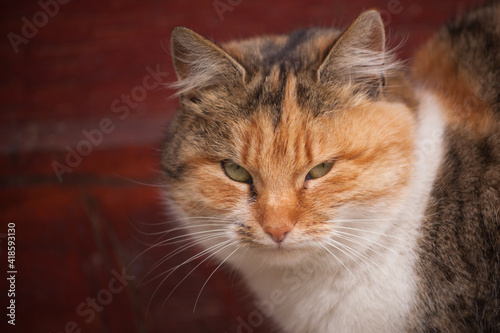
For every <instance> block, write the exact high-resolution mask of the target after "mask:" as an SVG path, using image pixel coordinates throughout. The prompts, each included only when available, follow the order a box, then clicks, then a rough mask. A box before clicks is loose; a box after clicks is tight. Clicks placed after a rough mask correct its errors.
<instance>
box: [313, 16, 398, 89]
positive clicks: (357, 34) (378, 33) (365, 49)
mask: <svg viewBox="0 0 500 333" xmlns="http://www.w3.org/2000/svg"><path fill="white" fill-rule="evenodd" d="M388 61H390V59H387V57H386V52H385V31H384V25H383V23H382V19H381V17H380V14H379V13H378V12H377V11H376V10H369V11H366V12H364V13H362V14H361V15H360V16H359V17H358V18H357V19H356V20H355V21H354V22H353V23H352V24H351V25H350V26H349V27H348V28H347V30H346V31H345V32H344V33H343V34H342V35H341V36H340V37H339V38H338V39H337V41H336V42H335V44H334V45H333V46H332V49H331V50H330V52H329V53H328V55H327V56H326V58H325V60H324V61H323V63H322V64H321V66H320V68H319V69H318V79H319V81H320V82H322V83H324V84H330V83H341V84H352V85H355V86H356V88H357V89H361V90H363V91H364V92H366V93H368V94H369V95H371V96H374V97H376V96H378V94H379V93H380V91H381V89H382V88H383V86H384V85H385V74H386V73H385V70H386V68H388Z"/></svg>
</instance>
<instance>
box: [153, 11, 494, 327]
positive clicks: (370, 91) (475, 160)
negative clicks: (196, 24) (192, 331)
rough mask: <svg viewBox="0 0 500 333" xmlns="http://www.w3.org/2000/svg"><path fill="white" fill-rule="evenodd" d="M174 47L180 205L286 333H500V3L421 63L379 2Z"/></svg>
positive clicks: (172, 170)
mask: <svg viewBox="0 0 500 333" xmlns="http://www.w3.org/2000/svg"><path fill="white" fill-rule="evenodd" d="M171 46H172V57H173V62H174V67H175V70H176V73H177V77H178V81H177V82H176V83H174V85H175V87H176V89H178V94H179V96H180V107H179V110H178V112H177V114H176V116H175V118H174V120H173V122H172V123H171V125H170V126H169V129H168V133H167V139H166V141H165V143H164V147H163V156H162V162H161V164H162V170H163V181H164V188H165V192H166V197H167V202H168V205H169V210H170V211H171V212H173V213H174V214H175V215H176V217H177V218H178V220H179V221H181V222H180V223H181V226H180V227H179V228H180V229H183V230H185V231H186V232H187V233H189V234H191V237H192V239H193V240H194V242H195V243H196V244H198V245H199V246H201V248H202V249H203V252H202V254H204V255H206V256H208V257H210V258H217V259H218V260H219V262H220V263H221V264H222V263H224V264H226V265H229V266H231V267H234V268H235V269H236V270H237V271H239V272H240V273H241V276H242V279H243V280H244V282H245V283H246V284H247V285H248V287H249V289H250V290H251V291H252V292H253V293H254V294H255V296H256V297H257V299H259V300H261V301H266V302H268V304H271V305H272V306H269V307H268V309H269V313H268V314H269V315H270V316H271V317H272V319H273V321H274V322H275V323H276V325H277V326H278V328H279V330H280V331H282V332H300V333H304V332H364V333H366V332H500V5H499V4H498V3H496V2H492V3H489V4H487V5H484V6H483V7H480V8H476V9H475V10H473V11H471V12H469V13H467V14H464V15H462V16H460V17H458V18H456V19H454V20H452V21H450V22H449V23H448V24H447V25H446V26H444V27H443V28H442V29H441V30H440V31H439V32H438V33H437V34H436V35H435V36H434V37H433V38H432V39H431V40H430V41H429V42H428V43H427V44H425V45H424V46H423V47H422V49H421V50H420V51H418V52H417V54H416V56H415V57H414V60H413V62H412V65H411V68H410V69H409V70H408V69H406V68H405V66H402V64H401V63H400V62H399V61H398V60H397V58H396V57H395V54H394V52H392V51H391V50H388V49H387V47H386V35H385V31H384V25H383V23H382V20H381V17H380V14H379V13H378V12H377V11H376V10H368V11H365V12H363V13H362V14H361V15H360V16H359V17H358V18H357V19H356V20H355V21H354V22H353V23H352V24H351V25H350V26H349V27H348V28H347V29H346V30H345V31H341V30H337V29H333V28H310V29H304V30H297V31H294V32H292V33H290V34H288V35H270V36H261V37H256V38H251V39H246V40H238V41H231V42H228V43H225V44H221V45H218V44H216V43H215V42H212V41H210V40H208V39H206V38H204V37H202V36H200V35H198V34H197V33H195V32H193V31H192V30H190V29H188V28H185V27H177V28H174V30H173V32H172V38H171ZM190 244H191V243H190ZM297 273H300V274H297ZM269 302H271V303H269Z"/></svg>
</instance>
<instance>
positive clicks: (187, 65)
mask: <svg viewBox="0 0 500 333" xmlns="http://www.w3.org/2000/svg"><path fill="white" fill-rule="evenodd" d="M171 47H172V57H173V62H174V68H175V71H176V73H177V79H178V81H177V82H176V83H175V84H173V87H175V88H177V89H178V93H179V94H184V93H187V92H189V91H193V90H198V89H202V88H206V87H210V86H216V85H224V84H226V85H230V86H235V85H239V84H243V83H244V82H245V73H246V72H245V69H244V68H243V66H241V65H240V64H239V63H238V62H237V61H236V60H234V59H233V58H232V57H231V56H230V55H229V54H228V53H227V52H226V51H224V50H223V49H222V48H221V47H219V46H218V45H216V44H215V43H213V42H211V41H209V40H208V39H206V38H204V37H202V36H200V35H199V34H197V33H195V32H194V31H192V30H191V29H188V28H185V27H176V28H174V30H173V31H172V38H171Z"/></svg>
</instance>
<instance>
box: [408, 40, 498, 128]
mask: <svg viewBox="0 0 500 333" xmlns="http://www.w3.org/2000/svg"><path fill="white" fill-rule="evenodd" d="M413 75H414V76H415V78H416V79H418V80H420V81H421V82H425V83H426V84H427V85H430V86H431V87H432V88H433V89H434V91H435V92H436V93H437V97H438V98H439V100H440V101H441V103H442V107H443V110H444V116H445V118H446V122H447V123H448V124H449V125H450V126H451V127H453V128H464V129H466V130H469V131H471V132H472V133H474V134H475V135H477V136H481V135H485V134H487V133H489V132H491V130H492V129H493V127H492V126H494V125H495V123H496V120H495V119H494V117H493V115H492V113H491V110H489V106H488V104H487V102H486V101H484V100H483V99H482V98H480V96H479V94H478V93H477V91H478V90H479V88H478V85H479V83H478V82H477V79H476V78H474V77H472V76H471V75H469V74H468V73H467V72H465V71H464V70H461V68H460V66H459V63H458V61H457V59H455V57H454V56H453V54H452V53H451V52H450V45H449V42H447V41H445V40H441V39H439V38H434V39H433V40H431V41H430V42H428V43H427V44H426V45H425V46H424V47H423V48H422V49H421V50H420V51H419V52H418V54H417V56H416V57H415V61H414V66H413Z"/></svg>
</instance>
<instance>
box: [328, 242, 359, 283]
mask: <svg viewBox="0 0 500 333" xmlns="http://www.w3.org/2000/svg"><path fill="white" fill-rule="evenodd" d="M329 245H331V246H333V247H334V248H336V249H337V250H340V249H339V248H338V247H336V246H335V245H333V244H329ZM321 247H322V248H324V249H325V250H326V251H327V252H328V253H330V254H331V255H332V256H333V257H334V258H335V259H337V261H338V262H339V263H340V264H341V265H342V266H344V268H345V269H346V270H347V271H348V272H349V274H351V276H352V277H354V274H352V272H351V271H350V270H349V268H347V266H346V265H345V264H344V263H343V262H342V260H340V259H339V257H337V256H336V255H335V254H333V253H332V251H330V250H329V249H328V248H327V247H326V246H325V245H323V244H321Z"/></svg>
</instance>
